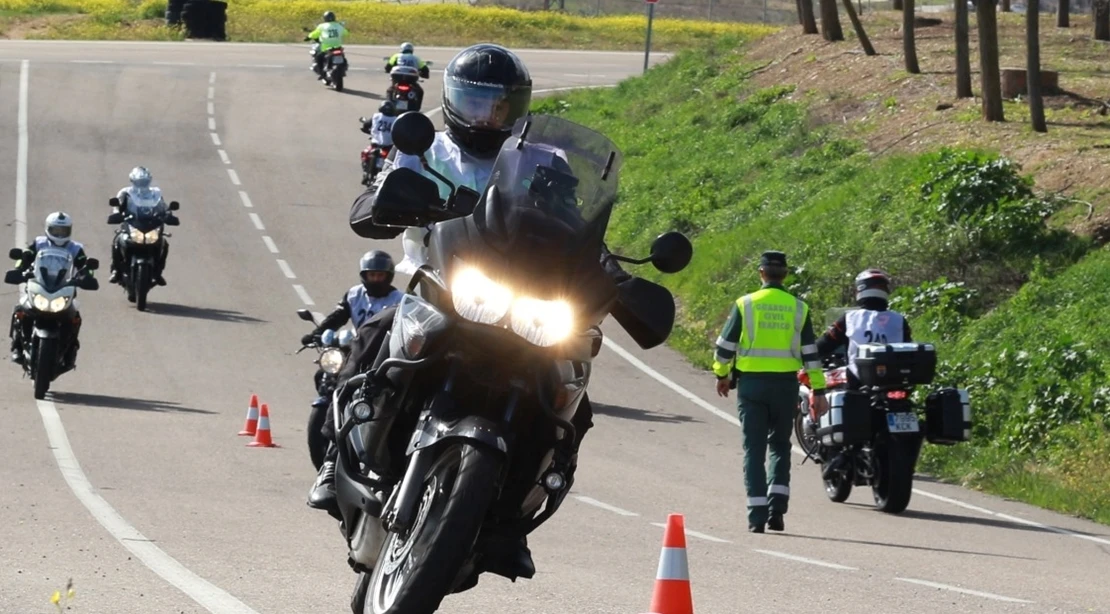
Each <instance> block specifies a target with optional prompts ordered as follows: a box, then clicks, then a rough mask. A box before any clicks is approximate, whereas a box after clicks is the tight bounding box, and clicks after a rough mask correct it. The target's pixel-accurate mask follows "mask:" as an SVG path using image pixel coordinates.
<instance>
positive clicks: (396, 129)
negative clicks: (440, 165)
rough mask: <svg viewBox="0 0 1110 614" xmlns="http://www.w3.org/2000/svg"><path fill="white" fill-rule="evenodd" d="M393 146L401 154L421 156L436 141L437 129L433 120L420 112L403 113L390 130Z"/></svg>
mask: <svg viewBox="0 0 1110 614" xmlns="http://www.w3.org/2000/svg"><path fill="white" fill-rule="evenodd" d="M390 133H391V134H392V135H393V144H394V145H395V146H396V147H397V149H398V150H400V151H401V153H406V154H409V155H410V156H419V155H421V154H423V153H424V152H426V151H428V149H429V148H430V147H431V146H432V143H434V142H435V140H436V127H435V124H433V123H432V120H430V119H428V117H427V116H426V115H424V114H423V113H420V112H419V111H409V112H407V113H402V114H401V116H400V117H398V118H397V121H395V122H393V128H391V129H390Z"/></svg>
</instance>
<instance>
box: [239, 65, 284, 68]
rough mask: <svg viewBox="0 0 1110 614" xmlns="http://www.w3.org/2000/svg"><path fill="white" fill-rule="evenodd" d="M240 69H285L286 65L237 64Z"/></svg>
mask: <svg viewBox="0 0 1110 614" xmlns="http://www.w3.org/2000/svg"><path fill="white" fill-rule="evenodd" d="M236 66H238V67H239V68H285V64H236Z"/></svg>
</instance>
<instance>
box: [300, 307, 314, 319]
mask: <svg viewBox="0 0 1110 614" xmlns="http://www.w3.org/2000/svg"><path fill="white" fill-rule="evenodd" d="M297 317H298V318H300V319H302V320H304V321H305V322H315V321H314V320H313V319H312V312H311V311H309V310H307V309H298V310H297Z"/></svg>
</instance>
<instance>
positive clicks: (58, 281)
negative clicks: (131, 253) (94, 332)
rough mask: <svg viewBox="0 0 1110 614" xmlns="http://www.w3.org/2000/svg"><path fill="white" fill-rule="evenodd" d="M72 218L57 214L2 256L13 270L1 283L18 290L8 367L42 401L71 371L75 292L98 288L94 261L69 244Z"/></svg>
mask: <svg viewBox="0 0 1110 614" xmlns="http://www.w3.org/2000/svg"><path fill="white" fill-rule="evenodd" d="M72 232H73V218H72V217H70V216H69V215H68V214H67V213H65V212H62V211H58V212H54V213H51V214H50V215H49V216H47V218H46V233H45V234H44V235H43V236H39V237H36V238H35V240H34V241H33V242H32V243H31V244H30V245H29V246H28V247H27V248H26V249H20V248H12V250H11V251H10V252H8V256H9V257H10V258H11V259H12V260H15V261H16V262H17V264H16V268H14V269H12V270H10V271H8V272H7V273H5V275H4V283H6V284H11V285H20V286H21V288H20V296H19V302H18V303H17V304H16V306H15V308H14V309H13V311H12V322H11V328H10V333H9V334H10V335H11V340H12V344H11V351H12V361H13V362H15V363H17V364H19V365H21V366H22V367H23V372H24V374H25V375H27V376H29V377H30V378H31V379H32V380H33V381H34V383H35V398H36V399H43V398H45V397H46V393H47V392H48V391H49V390H50V384H51V383H53V381H54V380H55V379H57V378H58V376H59V375H62V374H63V373H66V372H68V371H71V370H73V369H74V368H75V367H76V366H77V350H78V349H79V348H80V343H79V342H78V337H79V336H80V332H81V312H80V311H79V309H78V305H77V289H78V288H80V289H82V290H89V291H94V290H97V289H99V288H100V284H99V282H98V281H97V280H96V278H95V277H93V271H96V270H97V269H98V268H99V267H100V262H99V261H98V260H97V259H96V258H89V257H87V256H86V255H85V249H84V246H82V245H81V244H80V243H78V242H77V241H74V240H72V239H71V234H72Z"/></svg>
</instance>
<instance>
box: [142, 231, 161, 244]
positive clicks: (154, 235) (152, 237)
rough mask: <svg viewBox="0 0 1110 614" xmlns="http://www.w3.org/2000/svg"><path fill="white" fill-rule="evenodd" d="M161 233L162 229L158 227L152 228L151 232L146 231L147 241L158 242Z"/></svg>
mask: <svg viewBox="0 0 1110 614" xmlns="http://www.w3.org/2000/svg"><path fill="white" fill-rule="evenodd" d="M161 235H162V231H161V230H159V229H158V228H155V229H154V230H151V231H150V232H148V233H146V242H147V243H157V242H158V237H160V236H161Z"/></svg>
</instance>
